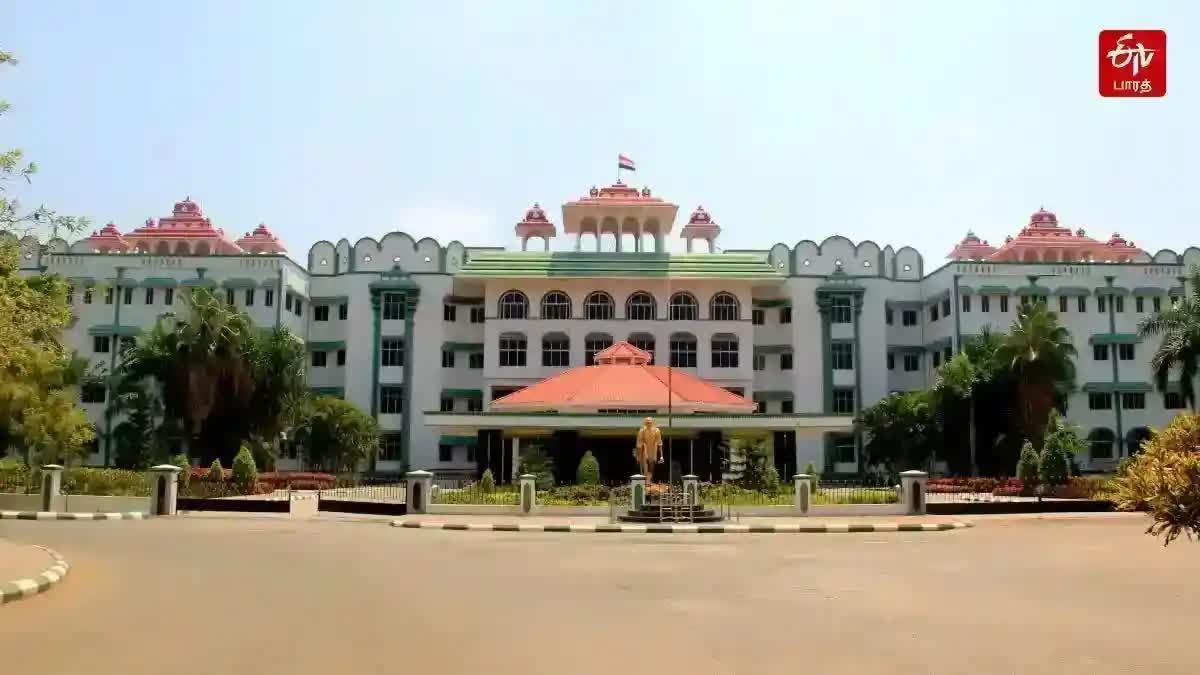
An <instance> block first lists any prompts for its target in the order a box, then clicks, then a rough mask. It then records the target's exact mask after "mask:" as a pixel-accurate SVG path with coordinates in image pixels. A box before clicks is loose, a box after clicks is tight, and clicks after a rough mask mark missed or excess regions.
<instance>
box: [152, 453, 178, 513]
mask: <svg viewBox="0 0 1200 675" xmlns="http://www.w3.org/2000/svg"><path fill="white" fill-rule="evenodd" d="M179 471H180V469H179V467H177V466H175V465H173V464H159V465H158V466H152V467H150V472H149V473H150V515H152V516H173V515H175V514H176V513H177V504H178V498H179Z"/></svg>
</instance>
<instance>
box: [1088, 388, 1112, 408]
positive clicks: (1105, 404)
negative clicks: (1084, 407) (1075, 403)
mask: <svg viewBox="0 0 1200 675" xmlns="http://www.w3.org/2000/svg"><path fill="white" fill-rule="evenodd" d="M1088 409H1089V410H1112V394H1110V393H1108V392H1106V391H1093V392H1091V393H1090V394H1088Z"/></svg>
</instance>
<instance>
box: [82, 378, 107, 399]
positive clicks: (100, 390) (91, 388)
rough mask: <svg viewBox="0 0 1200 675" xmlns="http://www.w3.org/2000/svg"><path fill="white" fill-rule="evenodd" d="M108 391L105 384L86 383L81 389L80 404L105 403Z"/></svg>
mask: <svg viewBox="0 0 1200 675" xmlns="http://www.w3.org/2000/svg"><path fill="white" fill-rule="evenodd" d="M107 393H108V392H107V389H106V388H105V386H104V383H103V382H96V381H92V382H84V383H83V384H82V385H80V387H79V402H80V403H104V398H105V395H106V394H107Z"/></svg>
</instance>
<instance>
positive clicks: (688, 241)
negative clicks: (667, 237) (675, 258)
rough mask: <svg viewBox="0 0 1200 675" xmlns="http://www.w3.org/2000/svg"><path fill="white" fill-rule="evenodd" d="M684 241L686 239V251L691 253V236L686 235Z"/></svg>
mask: <svg viewBox="0 0 1200 675" xmlns="http://www.w3.org/2000/svg"><path fill="white" fill-rule="evenodd" d="M684 241H686V242H687V252H688V253H691V252H692V238H691V237H688V238H687V239H685V240H684Z"/></svg>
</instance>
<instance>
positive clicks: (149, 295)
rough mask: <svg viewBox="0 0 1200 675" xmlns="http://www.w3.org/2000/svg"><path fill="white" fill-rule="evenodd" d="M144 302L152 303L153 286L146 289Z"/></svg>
mask: <svg viewBox="0 0 1200 675" xmlns="http://www.w3.org/2000/svg"><path fill="white" fill-rule="evenodd" d="M146 304H147V305H153V304H154V289H153V288H147V289H146Z"/></svg>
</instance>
